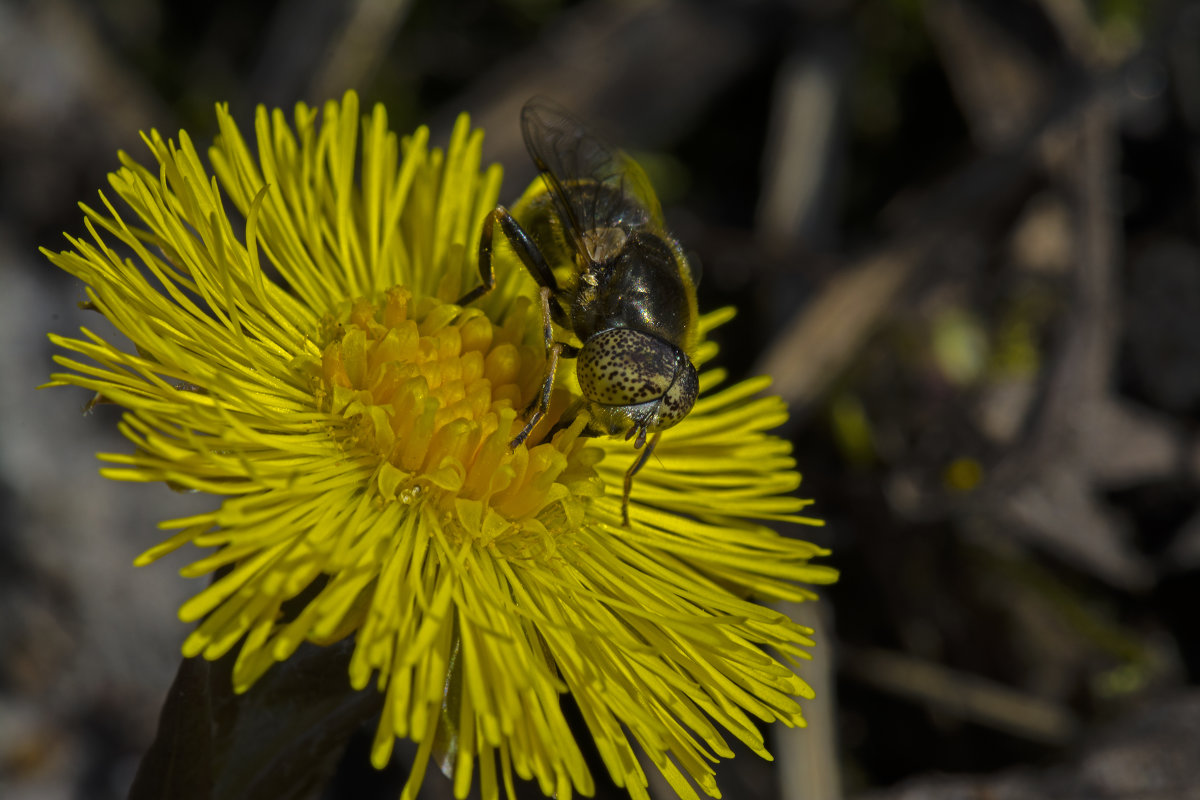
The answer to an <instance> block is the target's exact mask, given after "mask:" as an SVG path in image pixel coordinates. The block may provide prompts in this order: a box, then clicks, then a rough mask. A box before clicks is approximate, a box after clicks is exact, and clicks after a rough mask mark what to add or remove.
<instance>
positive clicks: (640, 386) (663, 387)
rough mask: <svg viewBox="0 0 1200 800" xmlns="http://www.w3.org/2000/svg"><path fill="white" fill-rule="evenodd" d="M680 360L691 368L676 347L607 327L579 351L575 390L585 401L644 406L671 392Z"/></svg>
mask: <svg viewBox="0 0 1200 800" xmlns="http://www.w3.org/2000/svg"><path fill="white" fill-rule="evenodd" d="M680 360H682V361H683V362H684V363H686V364H687V366H688V367H689V368H690V367H691V362H689V361H688V360H687V357H686V356H684V355H683V353H681V352H680V351H679V348H677V347H675V346H674V345H673V344H671V343H669V342H665V341H663V340H662V339H659V338H658V337H657V336H651V335H650V334H648V333H642V332H641V331H634V330H630V329H628V328H610V329H609V330H606V331H601V332H600V333H598V334H596V335H595V336H592V337H591V338H589V339H588V340H587V341H586V342H584V344H583V349H582V350H580V351H579V359H578V364H577V369H578V373H579V388H580V389H582V390H583V395H584V397H586V398H587V399H588V400H591V401H592V402H593V403H600V404H602V405H606V406H634V405H640V404H642V403H648V402H651V401H653V400H658V399H659V398H660V397H662V396H663V395H665V394H667V393H668V391H669V390H670V389H671V384H672V383H674V382H675V376H676V373H677V371H678V369H679V361H680ZM694 372H695V370H693V374H694ZM685 413H686V412H685Z"/></svg>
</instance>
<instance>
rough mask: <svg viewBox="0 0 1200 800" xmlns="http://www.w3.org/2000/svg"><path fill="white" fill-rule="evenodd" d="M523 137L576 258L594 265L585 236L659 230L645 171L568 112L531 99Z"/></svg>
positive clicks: (654, 199)
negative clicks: (601, 231)
mask: <svg viewBox="0 0 1200 800" xmlns="http://www.w3.org/2000/svg"><path fill="white" fill-rule="evenodd" d="M521 132H522V133H523V134H524V136H525V148H526V149H527V150H528V151H529V155H530V157H531V158H532V159H533V163H534V164H535V165H536V166H537V168H538V171H539V172H541V175H542V180H543V181H545V183H546V186H547V188H549V190H550V193H551V194H552V195H553V196H554V201H555V205H556V206H557V208H558V213H559V217H560V218H561V219H562V221H563V225H564V226H565V227H566V228H567V229H568V231H569V232H570V236H571V239H572V241H573V242H574V244H575V247H576V248H577V249H578V251H579V252H581V253H586V254H587V255H588V257H589V258H591V259H592V260H593V261H595V260H597V259H596V258H595V254H594V253H592V252H591V250H590V249H589V247H588V245H587V244H586V242H585V239H584V236H583V234H584V233H585V232H586V231H593V230H597V229H603V228H615V227H628V228H645V227H647V226H649V227H651V228H652V229H653V230H656V231H658V230H662V228H663V220H662V207H661V206H660V205H659V202H658V197H657V196H656V195H655V194H654V189H653V188H652V187H651V186H650V180H649V178H647V177H646V172H645V170H643V169H642V167H641V165H639V164H638V163H637V162H636V161H634V160H633V159H632V158H630V157H629V156H628V155H627V154H626V153H625V152H624V151H622V150H618V149H616V148H614V147H612V146H611V145H609V144H608V143H607V142H605V141H604V140H603V139H600V138H599V137H598V136H596V135H595V134H593V133H592V132H591V131H590V130H588V128H587V126H586V125H584V124H583V123H582V122H580V121H579V120H577V119H575V117H573V116H572V115H571V114H570V112H568V111H567V110H566V109H564V108H562V107H561V106H559V105H558V104H557V103H555V102H554V101H553V100H550V99H548V98H545V97H535V98H533V99H532V100H530V101H529V102H528V103H526V104H525V107H524V108H523V109H522V110H521ZM592 241H595V239H593V240H592Z"/></svg>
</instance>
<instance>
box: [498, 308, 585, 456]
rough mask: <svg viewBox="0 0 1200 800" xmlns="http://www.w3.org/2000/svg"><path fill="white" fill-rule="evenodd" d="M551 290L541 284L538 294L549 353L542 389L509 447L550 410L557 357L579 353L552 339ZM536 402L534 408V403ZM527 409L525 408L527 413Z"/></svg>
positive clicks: (518, 441) (573, 355)
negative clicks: (522, 426)
mask: <svg viewBox="0 0 1200 800" xmlns="http://www.w3.org/2000/svg"><path fill="white" fill-rule="evenodd" d="M552 292H553V290H552V289H551V288H550V287H549V286H543V287H542V290H541V292H539V294H540V295H541V298H542V336H543V337H544V339H545V341H546V353H547V354H548V355H549V359H550V360H549V363H548V364H547V365H546V374H545V376H544V377H543V378H542V391H541V392H540V393H539V394H538V396H537V397H535V398H534V402H533V403H531V404H530V408H533V413H532V414H529V419H528V420H527V421H526V422H525V427H524V428H521V432H520V433H518V434H517V435H516V437H514V438H513V440H512V442H511V443H510V444H509V447H512V448H515V447H517V446H518V445H520V444H521V443H522V442H524V441H525V439H526V438H528V437H529V434H530V432H531V431H533V429H534V428H535V427H536V426H537V424H538V423H539V422H541V421H542V417H544V416H546V412H547V411H549V410H550V395H551V394H552V393H553V391H554V377H555V375H557V374H558V360H559V358H573V357H575V356H576V355H578V354H579V349H578V348H576V347H573V346H572V345H569V344H564V343H563V342H556V341H554V328H553V326H552V325H551V312H550V309H551V305H550V295H551V293H552ZM535 404H536V408H534V405H535ZM528 411H529V409H526V413H528Z"/></svg>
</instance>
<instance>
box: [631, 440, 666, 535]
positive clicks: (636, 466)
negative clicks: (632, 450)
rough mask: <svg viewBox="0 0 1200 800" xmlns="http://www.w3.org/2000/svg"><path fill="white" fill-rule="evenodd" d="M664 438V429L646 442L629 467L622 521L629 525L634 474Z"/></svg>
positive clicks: (644, 464)
mask: <svg viewBox="0 0 1200 800" xmlns="http://www.w3.org/2000/svg"><path fill="white" fill-rule="evenodd" d="M661 438H662V431H659V432H658V433H656V434H654V435H653V436H651V437H650V441H649V442H648V443H647V444H646V448H645V449H644V450H642V452H641V455H639V456H638V457H637V461H634V462H633V465H632V466H630V467H629V470H628V471H627V472H626V473H625V493H624V494H622V495H621V522H622V524H623V525H624V526H625V527H626V528H628V527H629V493H630V492H632V491H633V476H634V475H637V474H638V472H639V471H640V470H641V468H642V467H644V466H646V462H647V461H649V460H650V454H651V453H653V452H654V448H655V447H656V446H657V445H658V440H659V439H661Z"/></svg>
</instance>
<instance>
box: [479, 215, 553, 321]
mask: <svg viewBox="0 0 1200 800" xmlns="http://www.w3.org/2000/svg"><path fill="white" fill-rule="evenodd" d="M497 225H499V226H500V231H501V232H502V233H503V234H504V238H506V239H508V243H509V244H510V245H512V249H513V250H514V251H515V252H516V254H517V256H518V257H519V258H520V259H521V263H522V264H524V265H525V269H527V270H529V274H530V275H532V276H533V279H534V280H535V281H537V283H538V286H541V287H542V288H544V289H549V290H550V292H551V293H552V294H555V295H557V294H558V292H559V288H558V281H556V280H555V279H554V271H553V270H551V269H550V265H549V264H547V263H546V258H545V256H543V255H542V251H541V250H539V249H538V247H537V245H536V244H534V242H533V239H531V238H530V237H529V234H528V233H526V232H525V229H524V228H522V227H521V223H519V222H517V219H516V217H514V216H513V215H512V214H510V213H509V211H508V209H507V208H505V207H504V206H496V207H495V208H494V209H492V211H491V213H490V214H488V215H487V217H486V218H485V219H484V220H483V230H482V231H481V232H480V234H479V277H480V278H481V279H482V281H483V283H482V284H480V285H479V286H476V287H475V288H474V289H472V290H471V291H469V292H467V293H466V294H464V295H463V296H462V297H460V298H458V303H457V305H460V306H465V305H469V304H470V303H473V302H475V301H476V300H478V299H479V298H481V297H483V296H484V295H485V294H487V293H488V292H490V291H491V290H492V289H494V288H496V270H495V268H494V267H493V266H492V237H493V235H494V234H495V229H496V226H497ZM553 310H554V311H555V312H557V313H556V314H555V317H554V318H555V320H557V321H558V322H560V323H561V322H565V321H566V320H565V316H564V314H563V310H562V306H561V305H559V304H558V302H557V301H556V302H555V303H554V309H553Z"/></svg>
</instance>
